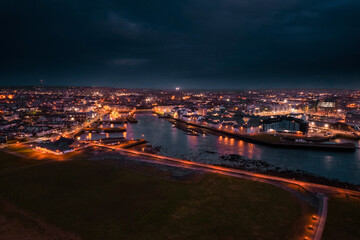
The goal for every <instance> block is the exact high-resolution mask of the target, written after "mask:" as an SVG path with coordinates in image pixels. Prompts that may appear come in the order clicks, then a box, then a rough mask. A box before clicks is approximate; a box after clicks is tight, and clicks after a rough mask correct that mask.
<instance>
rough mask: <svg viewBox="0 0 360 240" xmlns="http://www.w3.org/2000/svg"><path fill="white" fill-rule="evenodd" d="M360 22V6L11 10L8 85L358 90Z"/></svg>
mask: <svg viewBox="0 0 360 240" xmlns="http://www.w3.org/2000/svg"><path fill="white" fill-rule="evenodd" d="M359 12H360V3H359V1H357V0H326V1H325V0H319V1H313V0H287V1H283V0H188V1H175V0H166V1H164V0H163V1H159V0H153V1H147V0H142V1H116V0H98V1H94V0H87V1H84V0H82V1H80V0H67V1H66V0H65V1H64V0H61V1H60V0H37V1H28V0H3V1H1V2H0V31H1V36H2V37H1V38H0V46H1V53H0V82H1V85H30V84H36V83H38V81H39V79H45V80H46V82H47V83H48V84H52V85H57V84H58V83H59V82H61V83H63V84H72V85H73V84H76V85H110V86H118V87H173V86H176V85H180V86H183V87H188V88H202V87H206V88H217V87H221V88H223V87H228V88H233V87H236V88H251V87H351V88H354V87H355V88H358V85H357V82H358V78H359V76H360V59H359V58H360V47H359V44H358V43H359V42H360V31H359V30H360V15H359V14H358V13H359ZM268 82H271V85H269V84H268Z"/></svg>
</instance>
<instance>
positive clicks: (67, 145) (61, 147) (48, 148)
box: [35, 137, 80, 155]
mask: <svg viewBox="0 0 360 240" xmlns="http://www.w3.org/2000/svg"><path fill="white" fill-rule="evenodd" d="M79 146H80V143H79V142H78V141H76V140H75V139H71V138H64V137H61V138H59V139H58V140H56V141H45V142H41V143H38V144H37V145H36V146H35V149H36V150H38V151H42V152H47V153H53V154H57V155H61V154H65V153H69V152H72V151H74V150H75V148H76V147H79Z"/></svg>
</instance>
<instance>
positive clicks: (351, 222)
mask: <svg viewBox="0 0 360 240" xmlns="http://www.w3.org/2000/svg"><path fill="white" fill-rule="evenodd" d="M359 226H360V199H356V198H344V197H333V198H330V199H329V202H328V215H327V219H326V224H325V229H324V233H323V239H324V240H330V239H331V240H332V239H346V240H358V239H360V228H359Z"/></svg>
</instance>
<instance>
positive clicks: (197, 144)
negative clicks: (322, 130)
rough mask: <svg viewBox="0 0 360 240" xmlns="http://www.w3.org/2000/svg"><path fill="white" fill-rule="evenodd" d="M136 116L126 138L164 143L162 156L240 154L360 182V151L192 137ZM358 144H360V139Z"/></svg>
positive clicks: (212, 159)
mask: <svg viewBox="0 0 360 240" xmlns="http://www.w3.org/2000/svg"><path fill="white" fill-rule="evenodd" d="M136 118H137V119H138V120H139V122H138V123H137V124H127V133H126V137H127V138H129V139H131V138H134V139H136V138H145V139H146V140H147V141H149V143H150V144H152V145H153V146H161V150H160V153H159V154H162V155H166V156H171V157H180V158H185V159H190V160H195V161H196V160H204V159H206V160H207V162H209V163H211V162H217V161H220V159H219V156H220V155H225V154H239V155H242V156H244V157H246V158H249V159H257V160H263V161H267V162H268V163H271V164H274V165H276V166H283V167H287V168H289V169H294V170H295V169H301V170H304V171H307V172H311V173H314V174H317V175H321V176H324V177H328V178H334V179H339V180H341V181H347V182H351V183H355V184H360V152H359V150H357V151H355V152H350V153H346V152H345V153H342V152H329V151H314V150H297V149H279V148H270V147H266V146H261V145H256V144H252V143H247V142H244V141H241V140H236V139H233V138H228V137H221V136H216V135H211V134H208V135H200V136H189V135H186V134H185V132H183V131H182V130H180V129H177V128H173V127H172V124H171V123H170V122H168V121H167V120H165V119H159V118H158V117H157V116H156V115H151V114H138V115H136ZM356 144H357V145H359V143H358V142H356ZM212 152H215V153H212Z"/></svg>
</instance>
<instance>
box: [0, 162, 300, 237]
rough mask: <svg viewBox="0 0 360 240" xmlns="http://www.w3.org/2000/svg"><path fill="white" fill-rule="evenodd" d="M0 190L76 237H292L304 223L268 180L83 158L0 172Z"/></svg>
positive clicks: (294, 206) (289, 200) (293, 204)
mask: <svg viewBox="0 0 360 240" xmlns="http://www.w3.org/2000/svg"><path fill="white" fill-rule="evenodd" d="M0 195H1V196H3V197H5V198H6V199H8V200H9V201H11V202H12V203H13V204H15V205H16V206H18V207H20V208H22V209H24V210H26V211H29V212H30V213H33V214H35V215H36V216H39V217H40V218H42V219H43V220H45V221H47V222H49V223H51V224H54V225H56V226H58V227H60V228H62V229H64V230H65V231H68V232H72V233H75V234H78V235H79V236H81V237H82V238H83V239H294V238H295V236H299V235H300V234H301V233H302V231H303V227H304V226H303V224H301V223H302V220H301V219H302V210H301V205H300V203H299V202H298V200H296V199H294V198H293V196H292V195H291V194H290V193H288V192H286V191H284V190H282V189H280V188H276V187H274V186H271V185H268V184H263V183H258V182H252V181H248V180H242V179H236V178H231V177H224V176H219V175H213V174H207V175H205V176H204V177H203V178H201V180H197V181H195V182H189V181H186V182H181V181H172V180H167V179H163V178H158V177H154V176H148V175H143V174H140V173H134V172H132V171H129V170H125V169H121V168H116V167H113V166H110V165H105V164H102V163H99V162H93V161H87V160H73V161H66V162H49V163H47V164H43V165H38V166H36V167H32V168H24V169H19V170H18V171H16V172H13V173H12V174H6V175H0Z"/></svg>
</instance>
